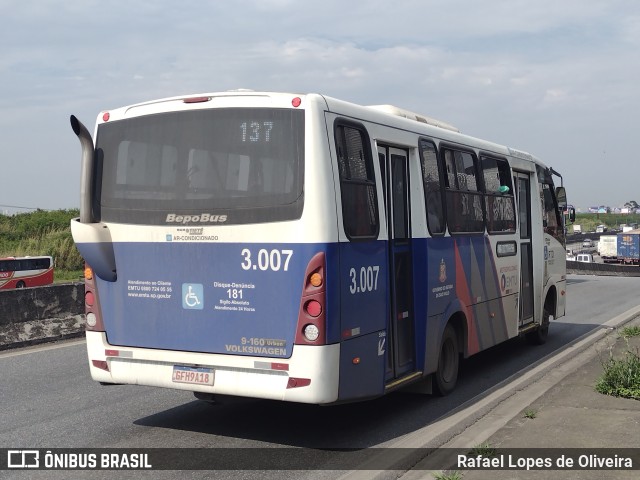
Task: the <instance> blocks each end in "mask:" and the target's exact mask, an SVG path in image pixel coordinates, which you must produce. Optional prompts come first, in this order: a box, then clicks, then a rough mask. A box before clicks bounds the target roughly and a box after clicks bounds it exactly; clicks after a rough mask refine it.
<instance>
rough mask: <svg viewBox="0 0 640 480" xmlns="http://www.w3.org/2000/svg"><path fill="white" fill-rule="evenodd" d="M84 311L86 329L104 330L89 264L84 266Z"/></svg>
mask: <svg viewBox="0 0 640 480" xmlns="http://www.w3.org/2000/svg"><path fill="white" fill-rule="evenodd" d="M84 313H85V320H86V328H87V330H90V331H94V332H104V323H102V310H101V309H100V296H99V295H98V292H97V291H96V281H95V278H94V276H93V269H92V268H91V266H90V265H89V264H85V268H84Z"/></svg>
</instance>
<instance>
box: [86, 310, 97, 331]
mask: <svg viewBox="0 0 640 480" xmlns="http://www.w3.org/2000/svg"><path fill="white" fill-rule="evenodd" d="M97 323H98V319H97V318H96V314H95V313H93V312H89V313H87V326H88V327H91V328H93V327H95V326H96V324H97Z"/></svg>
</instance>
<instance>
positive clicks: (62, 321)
mask: <svg viewBox="0 0 640 480" xmlns="http://www.w3.org/2000/svg"><path fill="white" fill-rule="evenodd" d="M83 333H84V284H83V283H69V284H58V285H50V286H46V287H36V288H21V289H17V290H5V291H1V292H0V350H5V349H7V348H14V347H21V346H25V345H33V344H36V343H43V342H49V341H52V340H60V339H64V338H70V337H74V336H80V335H82V334H83Z"/></svg>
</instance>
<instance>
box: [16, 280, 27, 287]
mask: <svg viewBox="0 0 640 480" xmlns="http://www.w3.org/2000/svg"><path fill="white" fill-rule="evenodd" d="M26 286H27V285H26V284H25V283H24V282H23V281H22V280H20V281H19V282H18V283H16V288H24V287H26Z"/></svg>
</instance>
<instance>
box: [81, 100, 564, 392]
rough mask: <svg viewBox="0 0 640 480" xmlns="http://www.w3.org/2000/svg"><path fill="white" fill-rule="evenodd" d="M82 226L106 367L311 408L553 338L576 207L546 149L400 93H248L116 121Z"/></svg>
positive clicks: (96, 350) (90, 324) (108, 115)
mask: <svg viewBox="0 0 640 480" xmlns="http://www.w3.org/2000/svg"><path fill="white" fill-rule="evenodd" d="M71 124H72V128H73V129H74V132H75V133H76V135H78V137H79V139H80V142H81V145H82V149H83V154H82V177H81V209H80V217H79V218H78V219H74V220H73V221H72V223H71V227H72V233H73V237H74V239H75V242H76V244H77V246H78V249H79V250H80V252H81V253H82V255H83V257H84V259H85V260H86V262H87V269H86V271H85V276H86V283H85V285H86V293H85V303H86V330H87V331H86V336H87V348H88V356H89V364H90V369H91V375H92V377H93V379H95V380H97V381H99V382H102V383H116V384H139V385H150V386H157V387H167V388H174V389H181V390H190V391H193V392H195V393H196V396H199V397H200V398H210V399H211V398H215V397H216V396H243V397H255V398H266V399H277V400H284V401H291V402H304V403H312V404H333V403H340V402H347V401H354V400H364V399H368V398H374V397H377V396H381V395H384V394H385V393H388V392H390V391H393V390H396V389H399V388H403V387H406V386H409V385H413V386H414V388H420V389H421V391H427V392H428V391H430V388H432V389H433V390H434V391H435V392H438V393H440V394H447V393H449V392H450V391H451V390H452V389H453V388H454V387H455V384H456V380H457V377H458V366H459V362H460V359H461V358H466V357H470V356H472V355H474V354H476V353H478V352H480V351H482V350H485V349H487V348H489V347H492V346H494V345H496V344H498V343H500V342H503V341H505V340H508V339H511V338H514V337H517V336H520V335H522V336H526V337H527V338H528V339H530V340H532V341H533V342H534V343H542V342H544V341H545V339H546V337H547V334H548V329H549V322H550V320H551V319H554V318H558V317H561V316H563V315H564V313H565V298H566V297H565V293H566V267H565V247H564V225H563V218H562V214H561V212H562V211H563V210H564V208H566V194H565V191H564V188H563V187H562V186H559V187H557V188H556V187H554V182H553V179H552V177H553V176H554V175H557V174H556V172H554V171H553V170H552V169H550V168H548V167H546V166H545V165H543V164H542V163H541V162H540V161H538V160H537V159H535V158H534V157H533V156H532V155H530V154H528V153H525V152H521V151H518V150H514V149H511V148H507V147H504V146H501V145H496V144H494V143H490V142H487V141H483V140H479V139H476V138H473V137H470V136H467V135H463V134H461V133H460V132H459V131H458V130H456V129H455V128H454V127H452V126H451V125H448V124H446V123H444V122H440V121H437V120H433V119H430V118H427V117H424V116H422V115H417V114H415V113H411V112H409V111H406V110H401V109H398V108H395V107H391V106H388V105H386V106H380V105H379V106H360V105H354V104H352V103H347V102H344V101H340V100H336V99H334V98H330V97H327V96H323V95H318V94H306V95H297V94H286V93H260V92H252V91H232V92H222V93H209V94H205V95H198V96H184V97H174V98H167V99H162V100H158V101H152V102H146V103H141V104H137V105H132V106H128V107H125V108H119V109H114V110H109V111H105V112H102V113H100V114H99V116H98V120H97V125H96V129H95V134H94V136H95V143H94V141H93V138H92V136H91V134H90V133H89V132H88V131H87V129H86V128H85V127H84V126H83V125H82V124H81V123H80V122H79V121H78V120H77V119H76V118H75V117H71Z"/></svg>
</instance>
